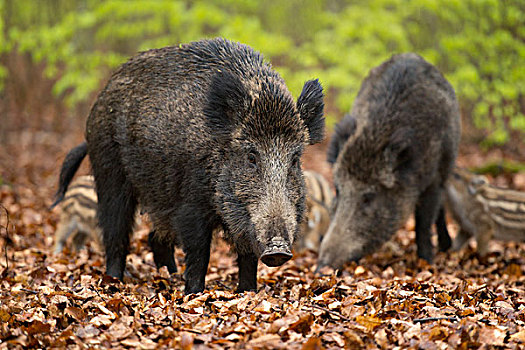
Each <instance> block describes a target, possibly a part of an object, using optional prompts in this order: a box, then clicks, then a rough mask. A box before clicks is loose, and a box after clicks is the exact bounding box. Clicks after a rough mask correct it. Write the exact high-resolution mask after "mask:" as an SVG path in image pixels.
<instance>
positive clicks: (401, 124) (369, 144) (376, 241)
mask: <svg viewBox="0 0 525 350" xmlns="http://www.w3.org/2000/svg"><path fill="white" fill-rule="evenodd" d="M459 139H460V118H459V109H458V102H457V100H456V96H455V93H454V89H453V88H452V86H451V85H450V84H449V83H448V82H447V80H446V79H445V78H444V77H443V75H442V74H441V73H440V72H439V71H438V70H437V69H436V68H435V67H434V66H432V65H431V64H429V63H428V62H426V61H425V60H424V59H423V58H421V57H420V56H418V55H416V54H413V53H408V54H400V55H394V56H393V57H392V58H391V59H390V60H388V61H386V62H384V63H383V64H381V65H380V66H378V67H376V68H374V69H372V70H371V71H370V73H369V75H368V77H367V78H366V79H365V80H364V82H363V84H362V86H361V89H360V91H359V93H358V96H357V98H356V100H355V102H354V105H353V107H352V111H351V113H350V114H349V115H347V116H346V117H345V118H344V119H343V120H342V121H341V123H339V125H338V127H337V128H336V130H335V133H334V135H333V137H332V139H331V143H330V146H329V151H328V158H329V162H331V163H332V164H333V174H334V185H335V187H336V198H335V200H334V206H333V208H334V209H333V218H332V222H331V224H330V228H329V229H328V232H327V234H326V236H325V238H324V239H323V242H322V244H321V249H320V256H319V264H318V266H319V268H320V267H322V266H325V265H330V266H332V267H334V268H340V267H341V266H342V265H343V264H344V263H345V262H348V261H352V260H358V259H359V258H361V257H362V256H364V255H366V254H368V253H371V252H372V251H374V250H375V249H377V248H379V247H380V246H381V245H382V243H384V242H385V241H387V240H388V239H389V238H390V237H391V236H392V235H393V233H394V232H395V231H396V230H397V229H398V228H400V226H401V225H403V224H404V223H405V221H406V220H407V218H408V216H409V215H410V213H412V212H414V213H415V220H416V243H417V247H418V256H419V257H421V258H423V259H426V260H427V261H429V262H431V261H432V258H433V248H432V244H431V241H430V238H431V231H430V230H431V225H432V224H433V223H434V221H435V219H436V215H437V212H438V209H439V207H440V205H441V193H442V191H443V188H444V184H445V181H446V180H447V178H448V176H449V173H450V172H451V170H452V168H453V166H454V161H455V159H456V155H457V148H458V143H459Z"/></svg>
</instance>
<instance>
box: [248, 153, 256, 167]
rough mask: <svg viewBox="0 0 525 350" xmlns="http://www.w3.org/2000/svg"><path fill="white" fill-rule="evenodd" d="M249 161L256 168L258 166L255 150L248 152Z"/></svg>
mask: <svg viewBox="0 0 525 350" xmlns="http://www.w3.org/2000/svg"><path fill="white" fill-rule="evenodd" d="M248 163H249V164H250V165H251V166H252V167H254V168H256V167H257V155H256V154H255V151H250V152H248Z"/></svg>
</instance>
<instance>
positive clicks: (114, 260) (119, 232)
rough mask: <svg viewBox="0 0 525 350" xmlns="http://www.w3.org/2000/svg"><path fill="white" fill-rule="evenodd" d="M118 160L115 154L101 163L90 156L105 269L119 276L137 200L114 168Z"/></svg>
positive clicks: (116, 276) (124, 261)
mask: <svg viewBox="0 0 525 350" xmlns="http://www.w3.org/2000/svg"><path fill="white" fill-rule="evenodd" d="M111 158H113V157H111ZM119 163H120V161H118V160H116V159H114V158H113V159H109V160H106V161H104V162H103V163H97V162H95V161H93V160H92V165H93V172H94V174H95V182H96V185H97V186H96V187H97V195H98V219H99V224H100V227H102V232H103V237H104V247H105V250H106V273H107V274H108V275H110V276H112V277H115V278H118V279H120V280H122V277H123V276H124V269H125V267H126V256H127V255H128V251H129V238H130V235H131V232H132V231H133V224H134V222H135V208H136V206H137V200H136V199H135V197H134V196H133V189H132V186H131V183H130V182H129V181H128V180H127V179H126V177H125V175H124V174H123V171H122V170H115V168H114V166H115V164H119ZM117 169H118V168H117Z"/></svg>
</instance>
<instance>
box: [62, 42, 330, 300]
mask: <svg viewBox="0 0 525 350" xmlns="http://www.w3.org/2000/svg"><path fill="white" fill-rule="evenodd" d="M323 106H324V105H323V93H322V87H321V85H320V84H319V82H318V81H317V80H312V81H308V82H306V83H305V85H304V87H303V91H302V93H301V95H300V96H299V98H298V100H297V103H296V102H295V101H294V100H293V98H292V95H291V94H290V92H289V91H288V89H287V88H286V85H285V83H284V81H283V79H282V78H281V77H280V76H279V74H278V73H277V72H275V71H274V70H272V69H271V66H270V65H269V64H268V63H265V62H264V61H263V57H262V55H260V54H259V53H257V52H255V51H254V50H253V49H251V48H250V47H248V46H246V45H242V44H239V43H235V42H231V41H228V40H224V39H213V40H202V41H198V42H193V43H189V44H184V45H179V46H177V47H166V48H162V49H156V50H150V51H147V52H143V53H140V54H138V55H137V56H135V57H133V58H131V59H130V60H129V61H128V62H127V63H125V64H123V65H122V66H121V67H120V68H119V69H118V70H117V71H116V72H115V73H114V74H113V76H112V77H111V79H110V81H109V82H108V84H107V86H106V87H105V89H104V90H103V91H102V92H101V93H100V95H99V96H98V99H97V101H96V102H95V104H94V106H93V108H92V110H91V113H90V115H89V118H88V121H87V128H86V141H87V145H86V144H82V145H80V146H78V147H77V148H76V149H74V150H72V151H71V152H72V155H71V156H69V155H68V157H67V159H66V161H65V162H64V165H63V169H62V172H61V179H63V180H61V184H60V188H59V196H60V193H61V192H62V191H64V188H67V182H68V181H67V179H70V178H71V176H72V174H73V173H74V172H75V171H76V167H78V164H79V163H80V161H81V160H82V158H83V157H84V156H85V155H86V153H87V154H89V157H90V159H91V163H92V168H93V174H94V176H95V181H96V187H97V193H98V199H99V213H98V217H99V221H100V225H101V226H102V229H103V236H104V245H105V248H106V269H107V273H108V274H109V275H111V276H114V277H117V278H122V277H123V273H124V268H125V262H126V255H127V254H128V245H129V236H130V233H131V231H132V226H133V216H134V213H135V208H136V206H137V204H140V205H141V206H142V208H143V209H144V210H145V211H146V212H147V213H148V214H149V215H150V217H151V220H152V222H153V224H154V226H155V233H154V234H153V236H152V237H150V238H151V239H150V244H151V246H152V248H153V252H154V258H155V262H156V264H157V266H164V265H165V266H167V267H168V270H169V271H170V272H175V271H176V269H177V268H176V265H175V261H174V257H173V248H174V245H175V244H180V245H181V246H182V248H183V250H184V252H185V262H186V270H185V280H186V282H185V292H186V293H194V292H199V291H202V290H203V289H204V286H205V283H204V282H205V275H206V271H207V268H208V263H209V257H210V242H211V239H212V231H213V230H214V229H216V228H222V229H223V230H224V232H225V237H226V238H227V239H228V240H229V241H230V242H231V243H232V244H233V246H234V248H235V250H236V252H237V254H238V258H237V261H238V264H239V285H238V290H240V291H244V290H254V289H256V288H257V262H258V258H260V259H261V261H262V262H263V263H265V264H266V265H268V266H279V265H282V264H283V263H285V262H286V261H287V260H289V259H290V258H291V256H292V254H291V247H292V243H293V240H294V237H295V235H296V234H297V232H298V230H299V224H300V222H301V220H302V218H303V213H304V208H305V190H304V180H303V175H302V171H301V167H300V158H301V154H302V152H303V149H304V147H305V146H306V145H307V144H312V143H316V142H319V141H321V140H322V138H323V134H324V118H323Z"/></svg>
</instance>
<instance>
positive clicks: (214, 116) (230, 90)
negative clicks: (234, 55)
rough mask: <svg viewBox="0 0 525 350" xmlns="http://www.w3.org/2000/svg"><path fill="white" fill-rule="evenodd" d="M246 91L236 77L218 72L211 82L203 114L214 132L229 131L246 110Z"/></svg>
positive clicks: (228, 73)
mask: <svg viewBox="0 0 525 350" xmlns="http://www.w3.org/2000/svg"><path fill="white" fill-rule="evenodd" d="M246 98H247V94H246V90H245V89H244V86H243V84H242V83H241V81H240V80H239V78H238V77H237V76H235V75H234V74H232V73H230V72H228V71H221V70H218V71H217V72H216V73H215V75H214V76H213V78H212V80H211V84H210V87H209V90H208V93H207V103H206V106H205V107H204V114H205V115H206V117H207V120H208V123H209V124H210V126H211V127H212V130H214V131H220V130H229V126H232V125H233V124H234V121H235V120H237V119H238V118H241V116H242V113H243V111H244V109H245V108H246Z"/></svg>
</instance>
